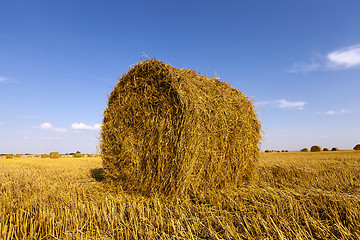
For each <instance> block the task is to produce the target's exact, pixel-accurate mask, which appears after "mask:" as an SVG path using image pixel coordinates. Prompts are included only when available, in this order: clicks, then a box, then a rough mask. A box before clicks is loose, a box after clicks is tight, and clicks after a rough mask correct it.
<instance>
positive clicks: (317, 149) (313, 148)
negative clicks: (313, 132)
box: [310, 145, 321, 152]
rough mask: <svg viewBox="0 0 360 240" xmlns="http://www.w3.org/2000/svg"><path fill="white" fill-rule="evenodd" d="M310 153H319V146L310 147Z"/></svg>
mask: <svg viewBox="0 0 360 240" xmlns="http://www.w3.org/2000/svg"><path fill="white" fill-rule="evenodd" d="M310 151H311V152H321V147H319V146H316V145H315V146H312V147H311V148H310Z"/></svg>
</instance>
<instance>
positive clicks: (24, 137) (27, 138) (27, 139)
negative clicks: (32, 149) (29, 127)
mask: <svg viewBox="0 0 360 240" xmlns="http://www.w3.org/2000/svg"><path fill="white" fill-rule="evenodd" d="M22 140H24V141H29V140H30V137H28V136H23V137H22Z"/></svg>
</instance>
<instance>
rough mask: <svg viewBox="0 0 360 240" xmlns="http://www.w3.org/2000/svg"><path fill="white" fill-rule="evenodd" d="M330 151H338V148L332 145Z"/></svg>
mask: <svg viewBox="0 0 360 240" xmlns="http://www.w3.org/2000/svg"><path fill="white" fill-rule="evenodd" d="M331 151H339V149H338V148H337V147H333V148H332V149H331Z"/></svg>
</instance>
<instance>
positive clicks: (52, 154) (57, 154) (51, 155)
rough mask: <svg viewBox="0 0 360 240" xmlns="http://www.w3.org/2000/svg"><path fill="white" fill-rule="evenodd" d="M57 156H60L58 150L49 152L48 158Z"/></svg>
mask: <svg viewBox="0 0 360 240" xmlns="http://www.w3.org/2000/svg"><path fill="white" fill-rule="evenodd" d="M59 157H60V155H59V153H58V152H51V153H50V158H59Z"/></svg>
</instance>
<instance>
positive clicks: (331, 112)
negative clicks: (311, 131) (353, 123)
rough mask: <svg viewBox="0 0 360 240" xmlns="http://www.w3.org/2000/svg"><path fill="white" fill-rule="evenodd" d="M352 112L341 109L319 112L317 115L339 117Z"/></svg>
mask: <svg viewBox="0 0 360 240" xmlns="http://www.w3.org/2000/svg"><path fill="white" fill-rule="evenodd" d="M351 112H352V111H350V110H348V109H341V110H329V111H326V112H320V113H319V114H325V115H339V114H346V113H351Z"/></svg>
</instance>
